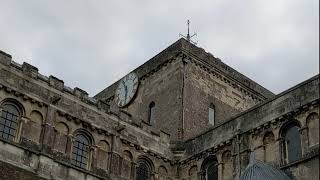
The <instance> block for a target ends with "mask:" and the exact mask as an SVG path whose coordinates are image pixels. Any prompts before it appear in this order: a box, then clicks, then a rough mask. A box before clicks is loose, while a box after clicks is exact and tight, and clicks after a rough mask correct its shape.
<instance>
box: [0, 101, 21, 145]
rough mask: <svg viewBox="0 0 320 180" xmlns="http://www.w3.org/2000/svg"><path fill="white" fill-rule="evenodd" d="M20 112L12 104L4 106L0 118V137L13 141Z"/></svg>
mask: <svg viewBox="0 0 320 180" xmlns="http://www.w3.org/2000/svg"><path fill="white" fill-rule="evenodd" d="M19 117H20V112H19V110H18V108H17V107H16V106H14V105H13V104H4V105H3V106H2V112H1V116H0V137H2V138H4V139H7V140H13V139H14V138H15V135H16V131H17V128H18V119H19Z"/></svg>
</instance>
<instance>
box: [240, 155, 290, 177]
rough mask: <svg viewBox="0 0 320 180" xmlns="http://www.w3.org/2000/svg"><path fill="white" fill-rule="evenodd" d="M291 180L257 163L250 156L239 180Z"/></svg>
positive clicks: (278, 171)
mask: <svg viewBox="0 0 320 180" xmlns="http://www.w3.org/2000/svg"><path fill="white" fill-rule="evenodd" d="M257 179H259V180H291V178H290V177H289V176H288V175H286V174H285V173H284V172H283V171H281V170H279V169H276V168H274V167H272V166H270V165H268V164H265V163H263V162H260V161H257V160H255V159H254V155H253V154H251V157H250V163H249V165H248V167H247V168H246V170H245V171H244V172H243V173H242V174H241V176H240V178H239V180H257Z"/></svg>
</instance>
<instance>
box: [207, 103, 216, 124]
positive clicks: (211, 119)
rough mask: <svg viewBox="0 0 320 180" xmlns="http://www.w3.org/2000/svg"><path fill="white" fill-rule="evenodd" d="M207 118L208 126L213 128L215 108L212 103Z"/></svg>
mask: <svg viewBox="0 0 320 180" xmlns="http://www.w3.org/2000/svg"><path fill="white" fill-rule="evenodd" d="M208 118H209V124H211V125H212V126H214V124H215V107H214V105H213V104H212V103H211V104H210V106H209V113H208Z"/></svg>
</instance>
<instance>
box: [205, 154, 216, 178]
mask: <svg viewBox="0 0 320 180" xmlns="http://www.w3.org/2000/svg"><path fill="white" fill-rule="evenodd" d="M201 170H202V176H204V177H203V178H205V179H206V180H218V161H217V159H216V158H215V157H214V156H209V157H208V158H206V159H205V160H204V162H203V163H202V167H201Z"/></svg>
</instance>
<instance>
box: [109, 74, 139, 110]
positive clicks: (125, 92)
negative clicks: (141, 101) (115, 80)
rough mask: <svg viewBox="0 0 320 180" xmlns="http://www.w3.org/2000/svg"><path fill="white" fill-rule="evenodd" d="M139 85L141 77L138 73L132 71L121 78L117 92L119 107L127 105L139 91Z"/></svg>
mask: <svg viewBox="0 0 320 180" xmlns="http://www.w3.org/2000/svg"><path fill="white" fill-rule="evenodd" d="M138 85H139V78H138V76H137V74H136V73H130V74H128V75H127V76H126V77H124V78H123V79H121V80H120V81H119V85H118V88H117V89H116V92H115V102H116V104H117V105H118V106H119V107H123V106H125V105H127V104H128V103H129V102H130V101H131V99H132V98H133V96H134V95H135V93H136V92H137V89H138Z"/></svg>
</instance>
